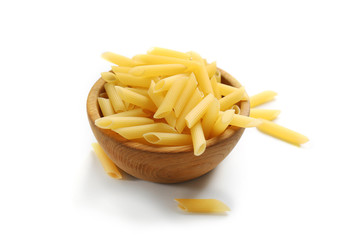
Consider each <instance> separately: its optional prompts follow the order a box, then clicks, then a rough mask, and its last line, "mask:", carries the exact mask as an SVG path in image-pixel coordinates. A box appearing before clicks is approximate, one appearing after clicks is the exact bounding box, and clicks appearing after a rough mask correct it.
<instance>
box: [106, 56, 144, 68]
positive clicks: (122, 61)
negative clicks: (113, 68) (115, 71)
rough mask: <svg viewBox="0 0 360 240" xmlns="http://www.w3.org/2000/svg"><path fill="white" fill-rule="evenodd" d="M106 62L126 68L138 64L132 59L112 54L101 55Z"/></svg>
mask: <svg viewBox="0 0 360 240" xmlns="http://www.w3.org/2000/svg"><path fill="white" fill-rule="evenodd" d="M101 56H102V57H103V58H104V59H105V60H107V61H109V62H111V63H114V64H117V65H119V66H124V67H133V66H136V65H137V64H136V62H135V61H134V60H132V59H130V58H127V57H124V56H121V55H119V54H116V53H112V52H105V53H103V54H102V55H101Z"/></svg>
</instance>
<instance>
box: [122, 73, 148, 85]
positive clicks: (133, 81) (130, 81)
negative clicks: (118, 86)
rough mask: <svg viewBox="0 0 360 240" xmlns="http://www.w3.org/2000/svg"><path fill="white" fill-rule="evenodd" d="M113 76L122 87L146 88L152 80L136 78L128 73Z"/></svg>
mask: <svg viewBox="0 0 360 240" xmlns="http://www.w3.org/2000/svg"><path fill="white" fill-rule="evenodd" d="M115 76H116V77H117V79H118V80H119V82H120V83H122V84H123V85H128V86H132V87H143V88H148V87H149V86H150V83H151V80H152V78H144V77H136V76H133V75H131V74H129V73H121V72H116V73H115Z"/></svg>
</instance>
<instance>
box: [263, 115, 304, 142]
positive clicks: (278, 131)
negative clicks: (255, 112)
mask: <svg viewBox="0 0 360 240" xmlns="http://www.w3.org/2000/svg"><path fill="white" fill-rule="evenodd" d="M257 129H258V130H260V131H261V132H263V133H266V134H268V135H270V136H273V137H275V138H278V139H281V140H283V141H286V142H288V143H291V144H294V145H297V146H300V144H303V143H306V142H308V141H309V139H308V138H307V137H306V136H304V135H302V134H300V133H298V132H295V131H293V130H290V129H288V128H285V127H283V126H280V125H278V124H276V123H274V122H271V121H268V120H265V119H262V123H261V124H260V125H259V126H257Z"/></svg>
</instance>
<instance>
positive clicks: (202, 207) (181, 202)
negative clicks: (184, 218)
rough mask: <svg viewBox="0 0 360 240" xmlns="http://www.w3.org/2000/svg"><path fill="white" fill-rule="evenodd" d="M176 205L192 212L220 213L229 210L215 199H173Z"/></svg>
mask: <svg viewBox="0 0 360 240" xmlns="http://www.w3.org/2000/svg"><path fill="white" fill-rule="evenodd" d="M175 201H177V202H178V207H179V208H180V209H181V210H183V211H186V212H194V213H222V212H227V211H230V208H229V207H228V206H227V205H226V204H225V203H223V202H221V201H220V200H217V199H179V198H177V199H175Z"/></svg>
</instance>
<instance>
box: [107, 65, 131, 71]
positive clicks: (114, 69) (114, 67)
mask: <svg viewBox="0 0 360 240" xmlns="http://www.w3.org/2000/svg"><path fill="white" fill-rule="evenodd" d="M130 69H131V67H121V66H111V70H112V71H113V72H114V73H117V72H118V73H128V72H129V70H130Z"/></svg>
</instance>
